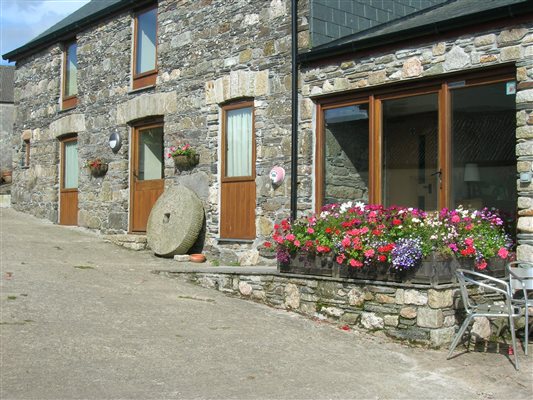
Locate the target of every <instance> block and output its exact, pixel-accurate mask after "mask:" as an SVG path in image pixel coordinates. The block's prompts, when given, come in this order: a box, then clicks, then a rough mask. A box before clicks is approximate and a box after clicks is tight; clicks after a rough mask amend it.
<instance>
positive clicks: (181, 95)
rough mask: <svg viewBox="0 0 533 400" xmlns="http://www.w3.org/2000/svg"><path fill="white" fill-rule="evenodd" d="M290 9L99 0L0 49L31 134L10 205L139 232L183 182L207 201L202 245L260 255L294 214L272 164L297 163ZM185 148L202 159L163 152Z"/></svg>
mask: <svg viewBox="0 0 533 400" xmlns="http://www.w3.org/2000/svg"><path fill="white" fill-rule="evenodd" d="M290 5H291V4H290V1H289V0H268V1H264V0H251V1H242V0H239V1H227V0H203V1H192V0H190V1H189V0H180V1H176V0H160V1H157V2H156V1H130V0H112V1H106V2H101V1H91V2H90V3H88V4H87V5H85V6H84V7H82V8H81V9H79V10H78V11H76V12H74V13H73V14H72V15H70V16H69V17H67V18H66V19H64V20H63V21H61V22H59V23H58V24H57V25H55V26H53V27H52V28H50V29H49V30H48V31H46V32H44V33H43V34H41V35H40V36H39V37H37V38H35V39H34V40H32V41H31V42H29V43H28V44H26V45H24V46H22V47H21V48H19V49H16V50H14V51H12V52H11V53H8V54H6V55H4V57H5V58H7V59H10V60H12V61H16V83H15V87H16V88H15V98H16V106H17V107H18V115H17V120H16V123H15V132H16V135H18V137H19V138H20V140H21V141H23V140H29V141H30V143H31V148H30V154H31V157H30V164H29V166H28V168H26V169H21V168H17V169H16V171H15V172H14V174H15V176H14V178H15V181H16V182H17V183H16V185H15V186H14V188H13V190H12V205H13V207H14V208H16V209H18V210H22V211H25V212H29V213H32V214H34V215H36V216H38V217H42V218H47V219H49V220H51V221H54V222H58V223H60V224H73V225H79V226H83V227H87V228H91V229H96V230H99V231H101V232H103V233H106V234H121V233H126V232H129V233H142V232H144V231H145V229H146V222H147V218H148V214H149V212H150V210H151V207H152V204H153V203H154V202H155V200H156V199H157V197H158V196H159V195H160V194H161V192H162V191H163V189H164V186H167V187H168V186H170V185H177V184H183V185H186V186H188V187H189V188H191V189H192V190H193V191H195V192H196V194H197V195H198V196H199V197H200V199H201V200H202V201H203V204H204V207H205V214H206V233H205V235H206V240H205V247H206V248H205V250H206V251H208V252H210V253H211V254H212V255H213V257H215V258H216V257H220V258H222V259H224V261H225V262H240V263H241V264H246V263H248V264H249V263H256V262H257V261H258V257H259V255H258V251H257V250H256V249H257V247H258V245H259V244H260V243H262V241H264V238H265V237H267V236H268V235H269V234H270V232H271V230H272V227H273V224H274V221H276V220H279V219H280V218H282V217H285V216H286V215H287V214H288V212H289V211H288V209H289V195H288V193H289V188H288V186H287V182H288V180H287V181H285V182H283V183H282V184H281V185H278V186H273V185H272V184H271V180H270V178H269V172H270V170H271V169H272V167H274V166H280V167H284V168H285V169H289V167H290V148H291V141H290V128H291V126H290V102H291V93H290V88H291V75H290V72H291V63H290V52H291V24H290V22H291V21H290V10H291V9H290ZM305 7H306V4H305V3H304V2H302V3H301V4H300V13H301V15H302V18H301V19H300V21H299V29H300V35H301V38H302V39H301V43H302V45H303V46H305V44H306V37H307V30H308V24H307V18H306V17H305V15H306V14H307V12H306V10H305ZM112 134H117V135H118V136H117V137H118V138H120V141H121V146H120V148H119V149H115V150H112V149H111V148H110V146H109V143H108V142H109V138H110V135H112ZM221 143H224V145H225V149H226V151H222V150H221ZM184 144H190V145H191V146H192V147H193V148H194V149H195V150H196V151H197V152H198V153H199V155H200V158H199V164H198V165H196V166H194V167H193V168H187V169H185V170H181V169H178V168H176V167H175V165H174V162H173V160H172V159H171V158H168V153H169V151H170V150H169V149H170V148H171V147H172V146H179V145H184ZM15 157H17V158H22V157H24V155H23V154H22V153H20V152H19V153H17V154H16V155H15ZM96 159H100V160H101V161H102V162H104V163H106V164H107V165H108V170H107V173H105V174H104V175H102V176H93V175H92V174H91V173H90V172H89V170H88V168H86V167H85V166H86V165H87V163H90V162H94V161H95V160H96ZM219 253H220V254H219Z"/></svg>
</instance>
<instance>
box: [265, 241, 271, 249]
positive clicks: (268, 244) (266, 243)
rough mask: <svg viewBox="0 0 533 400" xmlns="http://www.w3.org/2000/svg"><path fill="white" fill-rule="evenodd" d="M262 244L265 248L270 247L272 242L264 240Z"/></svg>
mask: <svg viewBox="0 0 533 400" xmlns="http://www.w3.org/2000/svg"><path fill="white" fill-rule="evenodd" d="M263 246H265V247H266V248H270V247H272V243H270V242H265V243H263Z"/></svg>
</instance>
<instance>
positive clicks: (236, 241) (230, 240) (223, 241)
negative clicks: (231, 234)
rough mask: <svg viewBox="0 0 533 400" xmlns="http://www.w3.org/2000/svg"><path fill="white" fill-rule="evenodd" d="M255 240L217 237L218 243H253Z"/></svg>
mask: <svg viewBox="0 0 533 400" xmlns="http://www.w3.org/2000/svg"><path fill="white" fill-rule="evenodd" d="M253 242H255V240H253V239H224V238H217V243H218V244H224V243H233V244H239V243H242V244H251V243H253Z"/></svg>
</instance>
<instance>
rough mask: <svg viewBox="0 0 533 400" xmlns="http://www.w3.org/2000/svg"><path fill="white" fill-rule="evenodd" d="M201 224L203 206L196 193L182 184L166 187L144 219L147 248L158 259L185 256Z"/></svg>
mask: <svg viewBox="0 0 533 400" xmlns="http://www.w3.org/2000/svg"><path fill="white" fill-rule="evenodd" d="M203 222H204V207H203V205H202V201H201V200H200V199H199V198H198V196H197V195H196V193H194V192H193V191H192V190H190V189H188V188H186V187H185V186H182V185H178V186H172V187H169V188H167V189H165V191H164V192H163V194H162V195H161V196H160V197H159V199H158V200H157V201H156V203H155V204H154V207H153V208H152V212H151V213H150V216H149V217H148V225H147V228H146V237H147V240H148V246H150V248H151V249H152V250H153V251H154V253H155V254H157V255H158V256H162V257H173V256H174V255H177V254H185V253H187V251H188V250H189V249H190V248H191V247H192V245H193V244H194V243H195V242H196V239H197V238H198V234H199V233H200V231H201V229H202V225H203Z"/></svg>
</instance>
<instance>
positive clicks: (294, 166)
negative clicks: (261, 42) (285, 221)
mask: <svg viewBox="0 0 533 400" xmlns="http://www.w3.org/2000/svg"><path fill="white" fill-rule="evenodd" d="M291 39H292V56H291V63H292V72H291V73H292V107H291V110H292V122H291V124H292V125H291V127H292V132H291V143H292V145H291V219H292V220H295V219H296V215H297V207H298V194H297V186H298V0H291Z"/></svg>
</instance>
